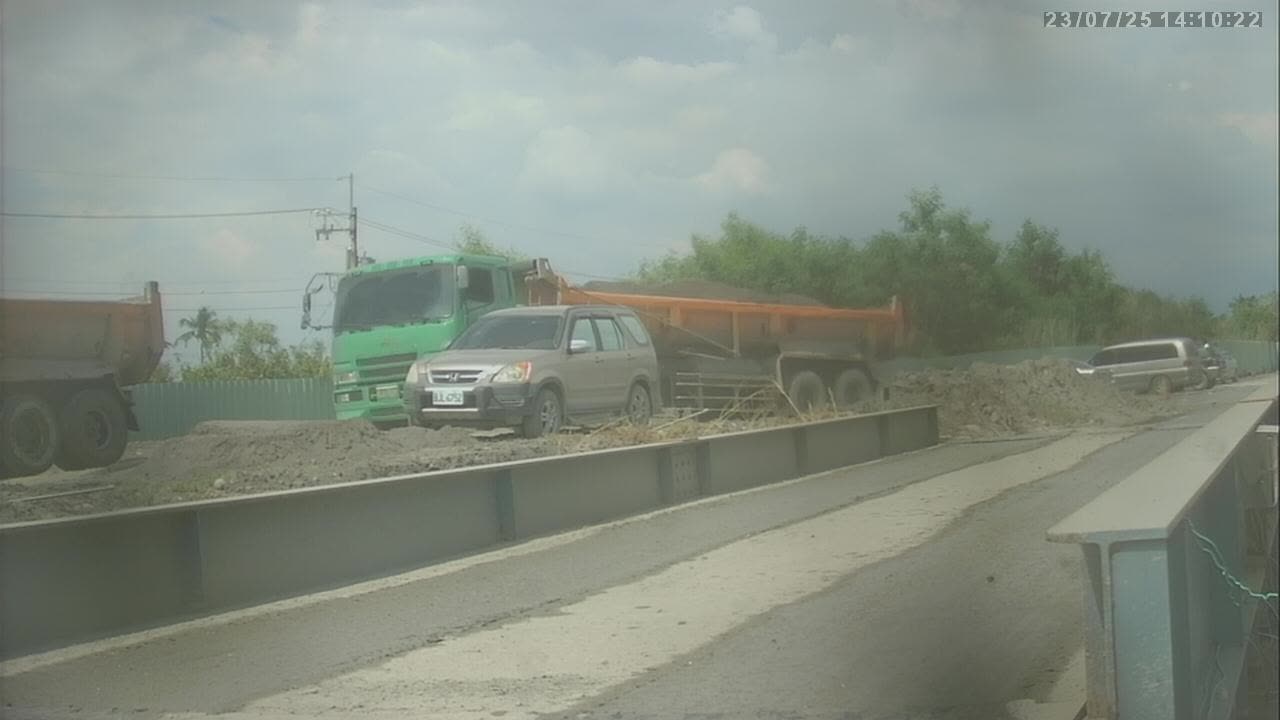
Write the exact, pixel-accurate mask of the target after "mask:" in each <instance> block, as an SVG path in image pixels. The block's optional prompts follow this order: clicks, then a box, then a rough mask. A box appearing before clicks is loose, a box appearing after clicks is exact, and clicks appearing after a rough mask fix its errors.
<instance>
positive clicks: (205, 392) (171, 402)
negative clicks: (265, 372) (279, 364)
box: [130, 378, 334, 440]
mask: <svg viewBox="0 0 1280 720" xmlns="http://www.w3.org/2000/svg"><path fill="white" fill-rule="evenodd" d="M133 402H134V412H135V413H137V415H138V424H139V426H140V427H141V428H142V430H140V431H139V432H135V433H132V434H131V435H130V438H131V439H134V440H161V439H163V438H168V437H174V436H176V435H184V434H186V433H188V432H190V431H191V428H193V427H195V426H196V423H199V422H202V421H204V420H332V419H333V417H334V413H333V382H332V381H331V380H329V379H328V378H302V379H296V380H211V381H209V382H180V383H156V384H152V385H137V386H135V387H134V388H133Z"/></svg>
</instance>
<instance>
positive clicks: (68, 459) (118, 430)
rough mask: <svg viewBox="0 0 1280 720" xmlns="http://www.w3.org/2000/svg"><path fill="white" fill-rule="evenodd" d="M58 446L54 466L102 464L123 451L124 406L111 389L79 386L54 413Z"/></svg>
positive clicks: (125, 439)
mask: <svg viewBox="0 0 1280 720" xmlns="http://www.w3.org/2000/svg"><path fill="white" fill-rule="evenodd" d="M58 426H59V428H60V429H61V431H62V447H61V448H60V449H59V451H58V456H57V463H58V467H60V468H62V469H63V470H83V469H85V468H94V467H106V466H107V465H111V464H112V463H114V462H116V461H117V460H119V459H120V457H121V456H123V455H124V447H125V445H126V444H127V443H128V442H129V427H128V422H127V419H126V418H125V413H124V408H123V407H122V406H121V405H120V401H119V400H118V399H116V397H115V396H114V395H112V394H111V393H109V392H107V391H105V390H101V389H98V388H89V389H87V390H81V391H80V392H78V393H76V394H75V395H72V396H71V399H70V400H68V401H67V403H66V404H65V405H63V406H62V411H61V412H60V413H58Z"/></svg>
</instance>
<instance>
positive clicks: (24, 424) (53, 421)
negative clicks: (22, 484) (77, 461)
mask: <svg viewBox="0 0 1280 720" xmlns="http://www.w3.org/2000/svg"><path fill="white" fill-rule="evenodd" d="M59 435H60V433H59V432H58V418H57V415H55V414H54V412H53V408H52V407H50V406H49V403H47V402H45V401H44V400H43V399H41V398H40V397H38V396H36V395H28V394H25V393H24V394H20V395H14V396H13V397H10V398H6V399H5V400H4V402H3V403H0V466H2V467H3V468H4V473H5V474H6V475H7V476H9V477H24V476H26V475H39V474H40V473H42V472H44V471H45V470H48V469H49V466H51V465H53V460H54V458H55V457H56V456H57V454H58V442H59V439H60V437H59Z"/></svg>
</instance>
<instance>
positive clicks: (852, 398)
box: [831, 368, 872, 410]
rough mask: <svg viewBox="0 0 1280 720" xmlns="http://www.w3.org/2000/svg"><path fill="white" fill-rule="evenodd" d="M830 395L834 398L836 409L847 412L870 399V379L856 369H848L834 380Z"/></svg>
mask: <svg viewBox="0 0 1280 720" xmlns="http://www.w3.org/2000/svg"><path fill="white" fill-rule="evenodd" d="M831 392H832V394H834V395H835V396H836V407H837V408H838V409H840V410H848V409H850V408H852V407H853V406H855V405H857V404H858V403H860V402H862V401H864V400H870V399H871V398H872V390H871V378H869V377H867V374H866V373H865V372H863V371H861V370H859V369H857V368H849V369H848V370H845V371H844V372H842V373H840V375H839V376H838V377H837V378H836V384H835V387H834V388H833V389H832V391H831Z"/></svg>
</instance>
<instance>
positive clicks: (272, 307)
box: [163, 305, 300, 312]
mask: <svg viewBox="0 0 1280 720" xmlns="http://www.w3.org/2000/svg"><path fill="white" fill-rule="evenodd" d="M163 309H164V311H165V312H200V310H201V308H171V307H167V308H163ZM205 309H208V310H212V311H214V312H249V311H264V310H300V307H299V306H298V305H268V306H263V307H234V308H205Z"/></svg>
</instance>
